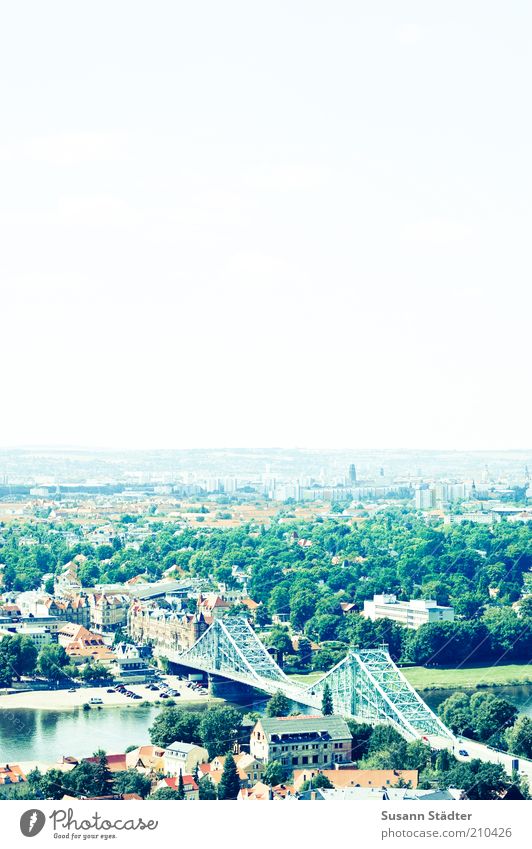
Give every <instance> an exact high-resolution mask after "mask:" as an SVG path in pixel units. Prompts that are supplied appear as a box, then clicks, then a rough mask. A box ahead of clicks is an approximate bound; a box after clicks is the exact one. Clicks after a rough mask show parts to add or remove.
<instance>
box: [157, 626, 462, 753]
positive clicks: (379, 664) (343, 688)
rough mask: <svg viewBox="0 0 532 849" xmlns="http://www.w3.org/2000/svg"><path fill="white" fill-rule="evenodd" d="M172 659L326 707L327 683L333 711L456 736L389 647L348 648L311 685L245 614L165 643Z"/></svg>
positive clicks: (425, 733)
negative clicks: (181, 646)
mask: <svg viewBox="0 0 532 849" xmlns="http://www.w3.org/2000/svg"><path fill="white" fill-rule="evenodd" d="M157 653H158V654H159V655H164V656H165V657H166V658H167V659H168V660H169V661H171V662H172V663H178V664H180V665H181V666H187V667H190V668H192V669H196V670H201V671H203V672H206V673H209V674H213V675H219V676H221V677H223V678H228V679H230V680H232V681H237V682H239V683H241V684H246V685H247V686H250V687H255V688H256V689H258V690H263V691H264V692H266V693H269V694H270V695H271V694H273V693H275V692H277V691H278V690H280V691H281V692H283V693H284V694H285V695H286V696H288V698H290V699H292V700H293V701H294V702H298V703H299V704H303V705H307V706H308V707H311V708H314V709H316V710H318V711H319V710H320V709H321V704H322V696H323V690H324V687H325V685H326V684H328V686H329V688H330V691H331V695H332V700H333V708H334V713H336V714H340V715H341V716H345V717H353V718H355V719H358V720H360V721H364V722H370V723H381V722H382V723H389V724H391V725H393V726H394V727H395V728H396V729H397V730H398V731H399V732H400V733H401V734H402V735H403V736H404V737H405V738H406V739H407V740H416V739H419V738H422V737H425V738H428V739H429V741H430V742H433V743H436V744H437V743H438V741H439V742H440V745H443V746H445V745H447V744H448V743H449V742H450V741H451V740H454V736H453V734H452V732H451V731H449V729H448V728H446V727H445V725H444V724H443V723H442V722H441V720H440V719H439V718H438V717H437V716H436V715H435V714H434V713H433V712H432V711H431V710H430V708H429V707H428V706H427V705H426V704H425V702H424V701H423V699H421V698H420V696H419V695H418V694H417V693H416V691H415V690H414V688H413V687H412V686H411V685H410V684H409V683H408V681H407V680H406V678H405V677H404V676H403V675H402V674H401V672H400V671H399V669H398V668H397V666H396V665H395V663H394V662H393V661H392V659H391V657H390V655H389V654H388V651H387V649H386V648H384V647H383V648H379V649H356V650H353V651H349V653H348V654H347V656H346V657H345V658H344V659H343V660H342V661H340V663H338V664H337V665H336V666H335V667H334V668H333V669H331V670H330V672H327V673H326V674H325V675H323V676H322V677H321V678H320V679H318V681H316V682H315V683H314V684H312V685H311V686H307V687H305V686H301V685H298V684H296V683H295V682H294V681H292V680H291V679H290V678H288V677H287V676H286V675H285V673H284V672H283V670H282V669H281V668H280V667H279V666H278V664H277V663H276V662H275V660H274V659H273V657H272V656H271V655H270V653H269V652H268V650H267V649H266V648H265V646H264V645H263V644H262V643H261V641H260V640H259V638H258V637H257V635H256V633H255V631H254V630H253V629H252V628H251V626H250V624H249V622H248V621H247V619H246V618H245V617H241V616H226V617H225V618H224V619H216V620H215V621H214V622H213V624H212V625H211V626H210V627H209V628H208V629H207V631H205V633H203V634H202V635H201V637H200V638H199V639H198V640H197V641H196V642H195V643H194V645H193V646H191V648H189V649H187V650H185V651H183V652H179V651H178V650H175V649H171V650H168V649H166V648H163V647H160V648H159V649H158V650H157Z"/></svg>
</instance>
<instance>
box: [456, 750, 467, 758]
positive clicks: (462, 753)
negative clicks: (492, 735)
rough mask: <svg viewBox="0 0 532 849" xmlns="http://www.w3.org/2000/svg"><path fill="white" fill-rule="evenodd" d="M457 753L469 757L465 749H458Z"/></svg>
mask: <svg viewBox="0 0 532 849" xmlns="http://www.w3.org/2000/svg"><path fill="white" fill-rule="evenodd" d="M458 754H459V755H462V757H463V758H468V757H469V752H468V751H466V749H460V751H459V752H458Z"/></svg>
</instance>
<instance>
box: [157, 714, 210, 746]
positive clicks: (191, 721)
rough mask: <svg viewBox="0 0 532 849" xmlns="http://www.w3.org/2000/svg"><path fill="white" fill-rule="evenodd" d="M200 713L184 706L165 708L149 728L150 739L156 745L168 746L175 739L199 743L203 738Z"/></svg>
mask: <svg viewBox="0 0 532 849" xmlns="http://www.w3.org/2000/svg"><path fill="white" fill-rule="evenodd" d="M200 721H201V718H200V716H199V714H197V713H194V712H193V711H187V710H183V709H182V708H173V707H169V708H163V710H162V711H161V713H159V715H158V716H157V717H156V719H155V720H154V723H153V725H152V726H151V727H150V729H149V735H150V740H151V742H152V743H153V744H154V745H155V746H161V747H162V748H164V749H165V748H167V746H169V745H170V743H173V742H174V740H179V741H180V742H181V743H197V742H198V740H200V739H201V734H200Z"/></svg>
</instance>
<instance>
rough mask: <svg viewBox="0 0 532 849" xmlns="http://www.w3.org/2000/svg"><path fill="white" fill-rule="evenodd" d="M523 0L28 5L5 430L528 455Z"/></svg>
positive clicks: (14, 103) (20, 435)
mask: <svg viewBox="0 0 532 849" xmlns="http://www.w3.org/2000/svg"><path fill="white" fill-rule="evenodd" d="M531 24H532V15H531V11H530V5H529V4H528V3H526V2H524V0H523V2H508V3H505V4H502V3H500V2H497V3H495V2H486V0H483V1H482V2H480V0H479V2H472V1H471V0H470V2H467V0H461V2H446V3H428V2H400V3H398V2H365V3H357V2H353V0H351V2H338V0H337V2H335V0H327V2H312V1H311V2H309V0H305V2H294V0H283V2H275V0H273V2H272V0H269V2H267V3H266V2H260V3H259V2H252V0H247V2H232V1H231V0H224V2H212V1H211V2H209V1H208V0H204V2H201V3H200V2H198V3H190V2H188V3H184V2H156V1H155V2H150V3H147V2H143V3H138V2H131V0H128V2H117V0H115V2H112V0H111V2H92V3H90V4H82V3H79V2H72V0H68V2H54V0H48V2H47V3H42V2H25V3H24V4H11V8H7V9H4V10H3V12H2V20H1V26H0V79H1V83H0V91H1V100H0V108H1V111H0V116H1V117H0V120H1V126H2V134H1V137H0V179H1V183H0V185H1V192H0V225H1V233H2V250H1V252H0V287H1V292H2V296H1V301H0V306H1V312H2V325H1V336H0V340H1V341H0V354H1V362H2V385H3V395H2V397H3V400H4V404H3V407H4V409H3V411H2V414H1V415H0V444H1V445H16V444H28V443H32V444H34V443H40V444H42V443H50V444H65V443H67V444H84V445H87V444H92V445H103V446H123V447H137V446H138V447H152V446H153V447H176V448H178V447H187V446H215V445H303V446H331V447H338V446H346V445H349V446H353V447H396V446H405V447H413V448H414V447H425V448H427V447H428V448H430V447H435V448H439V447H441V448H489V447H496V448H517V447H530V445H531V439H530V436H529V433H530V428H529V423H530V419H531V413H532V401H531V391H530V389H531V385H530V384H531V379H530V347H531V345H530V321H531V317H530V313H531V310H530V307H531V301H532V296H531V295H530V283H531V279H530V278H531V273H530V272H531V259H530V233H531V223H532V215H531V204H530V198H531V196H532V191H531V189H532V186H531V182H532V180H531V175H532V170H531V167H530V151H531V150H532V132H531V117H530V91H529V90H530V80H531V79H532V59H531V55H532V54H531V34H532V27H531Z"/></svg>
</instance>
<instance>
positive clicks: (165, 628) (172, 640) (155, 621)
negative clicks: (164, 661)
mask: <svg viewBox="0 0 532 849" xmlns="http://www.w3.org/2000/svg"><path fill="white" fill-rule="evenodd" d="M208 619H209V620H210V621H212V619H210V617H206V616H205V615H204V614H203V613H188V611H186V610H173V609H172V610H168V609H167V608H164V607H159V606H158V605H157V603H156V602H155V601H145V602H143V601H139V600H137V601H135V602H134V603H133V604H132V605H131V607H130V608H129V611H128V614H127V630H128V633H129V635H130V636H131V637H132V638H133V639H134V640H135V642H136V643H144V644H150V645H152V646H158V647H159V648H160V649H162V650H163V651H164V649H173V650H176V651H185V650H186V649H188V648H190V647H191V646H193V645H194V643H195V642H196V641H197V640H198V639H199V638H200V637H201V635H202V634H203V633H204V632H205V631H206V630H207V628H208V627H209V624H210V621H208Z"/></svg>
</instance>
